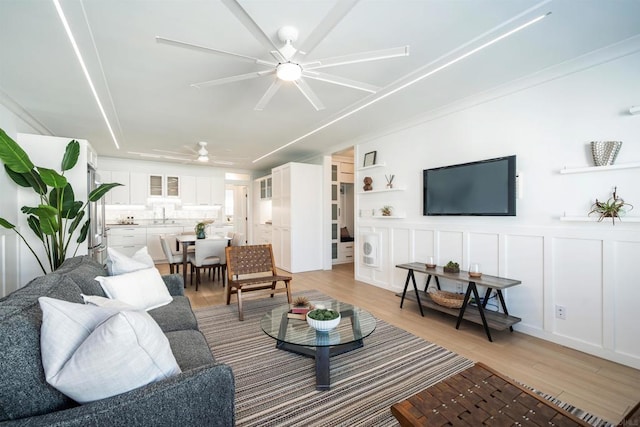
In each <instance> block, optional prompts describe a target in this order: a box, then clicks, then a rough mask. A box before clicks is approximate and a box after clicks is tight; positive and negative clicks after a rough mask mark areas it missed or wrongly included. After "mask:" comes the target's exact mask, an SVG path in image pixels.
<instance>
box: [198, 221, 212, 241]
mask: <svg viewBox="0 0 640 427" xmlns="http://www.w3.org/2000/svg"><path fill="white" fill-rule="evenodd" d="M212 223H213V220H210V219H205V220H203V221H200V222H199V223H197V224H196V226H195V228H194V231H195V232H196V238H198V239H204V238H206V237H207V232H206V230H207V225H209V224H212Z"/></svg>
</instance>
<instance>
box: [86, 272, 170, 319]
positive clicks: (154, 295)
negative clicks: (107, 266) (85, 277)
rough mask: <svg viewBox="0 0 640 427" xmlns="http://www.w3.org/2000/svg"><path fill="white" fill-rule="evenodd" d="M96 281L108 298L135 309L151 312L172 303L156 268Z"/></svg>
mask: <svg viewBox="0 0 640 427" xmlns="http://www.w3.org/2000/svg"><path fill="white" fill-rule="evenodd" d="M96 280H97V281H98V282H100V285H101V286H102V289H104V292H105V293H106V294H107V296H108V297H109V298H112V299H117V300H120V301H122V302H125V303H127V304H130V305H132V306H134V307H136V308H137V309H142V310H151V309H154V308H156V307H160V306H162V305H165V304H169V303H170V302H171V301H172V298H171V295H169V290H168V289H167V287H166V286H165V284H164V281H163V280H162V276H160V272H159V271H158V269H157V268H146V269H144V270H138V271H134V272H133V273H125V274H120V275H118V276H98V277H96Z"/></svg>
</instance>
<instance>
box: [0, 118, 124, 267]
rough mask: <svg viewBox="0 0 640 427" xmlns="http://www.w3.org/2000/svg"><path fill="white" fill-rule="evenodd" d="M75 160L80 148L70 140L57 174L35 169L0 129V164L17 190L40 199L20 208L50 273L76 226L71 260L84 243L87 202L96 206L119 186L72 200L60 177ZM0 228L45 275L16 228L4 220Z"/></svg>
mask: <svg viewBox="0 0 640 427" xmlns="http://www.w3.org/2000/svg"><path fill="white" fill-rule="evenodd" d="M79 156H80V144H79V143H78V141H76V140H72V141H70V142H69V144H67V147H66V149H65V152H64V155H63V157H62V163H61V165H60V173H58V172H56V171H55V170H53V169H48V168H43V167H40V166H35V165H34V164H33V162H32V161H31V159H29V156H28V155H27V153H26V152H25V151H24V150H23V149H22V147H20V145H18V143H17V142H15V141H14V140H13V139H12V138H11V137H10V136H8V135H7V134H6V133H5V132H4V130H2V129H0V160H2V163H4V169H5V171H6V172H7V174H8V175H9V177H10V178H11V179H12V180H13V182H15V183H16V184H18V185H19V186H21V187H25V188H32V189H33V191H34V192H35V193H36V194H38V196H39V198H40V202H39V203H38V205H37V206H23V207H22V209H21V211H22V213H24V214H25V215H27V223H28V224H29V228H30V229H31V231H32V232H33V233H34V234H35V235H36V236H37V238H38V239H39V240H40V241H41V242H42V245H43V247H44V251H45V253H46V257H47V261H48V264H49V270H50V271H54V270H56V269H57V268H58V267H60V266H61V265H62V263H63V262H64V260H65V259H67V251H68V250H69V249H70V247H69V245H70V244H71V238H72V235H73V233H74V232H75V231H76V230H77V229H78V227H80V224H82V226H81V227H80V229H79V230H80V234H79V236H78V237H77V239H76V248H75V251H74V252H73V256H75V254H76V253H77V251H78V248H79V247H80V244H81V243H83V242H84V241H85V240H86V239H87V233H88V231H89V224H90V221H91V218H87V219H86V221H85V222H84V223H82V221H83V219H84V217H85V209H86V207H87V205H88V204H89V202H97V201H98V200H100V198H101V197H102V196H104V195H105V194H107V192H109V190H111V189H112V188H113V187H116V186H118V185H122V184H118V183H109V184H100V186H98V188H96V189H94V190H92V191H91V192H90V193H89V197H88V198H89V200H88V201H87V202H83V201H81V200H76V199H75V194H74V191H73V187H72V186H71V184H70V183H69V182H68V181H67V179H66V178H65V177H64V173H65V171H68V170H70V169H73V167H75V166H76V164H77V163H78V157H79ZM85 166H86V165H85ZM0 226H2V227H4V228H7V229H10V230H13V231H15V232H16V234H18V236H20V238H21V239H22V241H23V242H24V243H25V245H27V248H29V250H30V251H31V253H32V254H33V256H34V257H35V258H36V260H37V261H38V264H39V265H40V268H41V269H42V272H43V273H44V274H47V270H46V269H45V266H44V264H43V262H42V260H41V259H40V257H39V256H38V254H37V253H36V251H35V250H34V249H33V248H32V247H31V245H30V244H29V242H28V241H27V240H26V239H25V237H24V236H23V235H22V234H21V233H20V231H18V230H17V229H16V226H15V225H14V224H12V223H10V222H9V221H7V220H6V219H4V218H0Z"/></svg>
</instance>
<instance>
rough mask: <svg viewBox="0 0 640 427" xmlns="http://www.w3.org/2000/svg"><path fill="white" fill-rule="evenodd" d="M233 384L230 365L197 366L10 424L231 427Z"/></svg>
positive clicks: (67, 426) (4, 423) (10, 422)
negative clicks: (171, 375)
mask: <svg viewBox="0 0 640 427" xmlns="http://www.w3.org/2000/svg"><path fill="white" fill-rule="evenodd" d="M234 399H235V381H234V377H233V372H232V371H231V368H230V367H229V366H228V365H224V364H214V365H207V366H201V367H199V368H196V369H192V370H189V371H187V372H183V373H181V374H179V375H176V376H173V377H171V378H168V379H166V380H163V381H159V382H155V383H152V384H149V385H147V386H144V387H140V388H137V389H135V390H131V391H129V392H127V393H123V394H119V395H117V396H113V397H110V398H107V399H102V400H97V401H95V402H91V403H88V404H85V405H81V406H76V407H74V408H70V409H66V410H62V411H57V412H52V413H49V414H45V415H40V416H36V417H30V418H23V419H20V420H15V421H7V422H3V423H0V425H2V426H3V427H4V426H5V425H6V426H7V427H8V426H12V427H13V426H27V425H28V426H51V425H55V426H59V427H62V426H64V427H71V426H77V427H80V426H82V427H84V426H89V425H90V426H104V427H111V426H118V425H119V426H127V427H130V426H134V427H135V426H141V427H142V426H154V427H155V426H190V425H202V426H220V427H222V426H233V425H235V400H234Z"/></svg>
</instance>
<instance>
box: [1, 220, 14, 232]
mask: <svg viewBox="0 0 640 427" xmlns="http://www.w3.org/2000/svg"><path fill="white" fill-rule="evenodd" d="M0 226H2V227H4V228H8V229H10V230H12V229H14V228H16V226H15V225H13V224H11V223H10V222H9V221H7V220H6V219H4V218H0Z"/></svg>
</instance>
